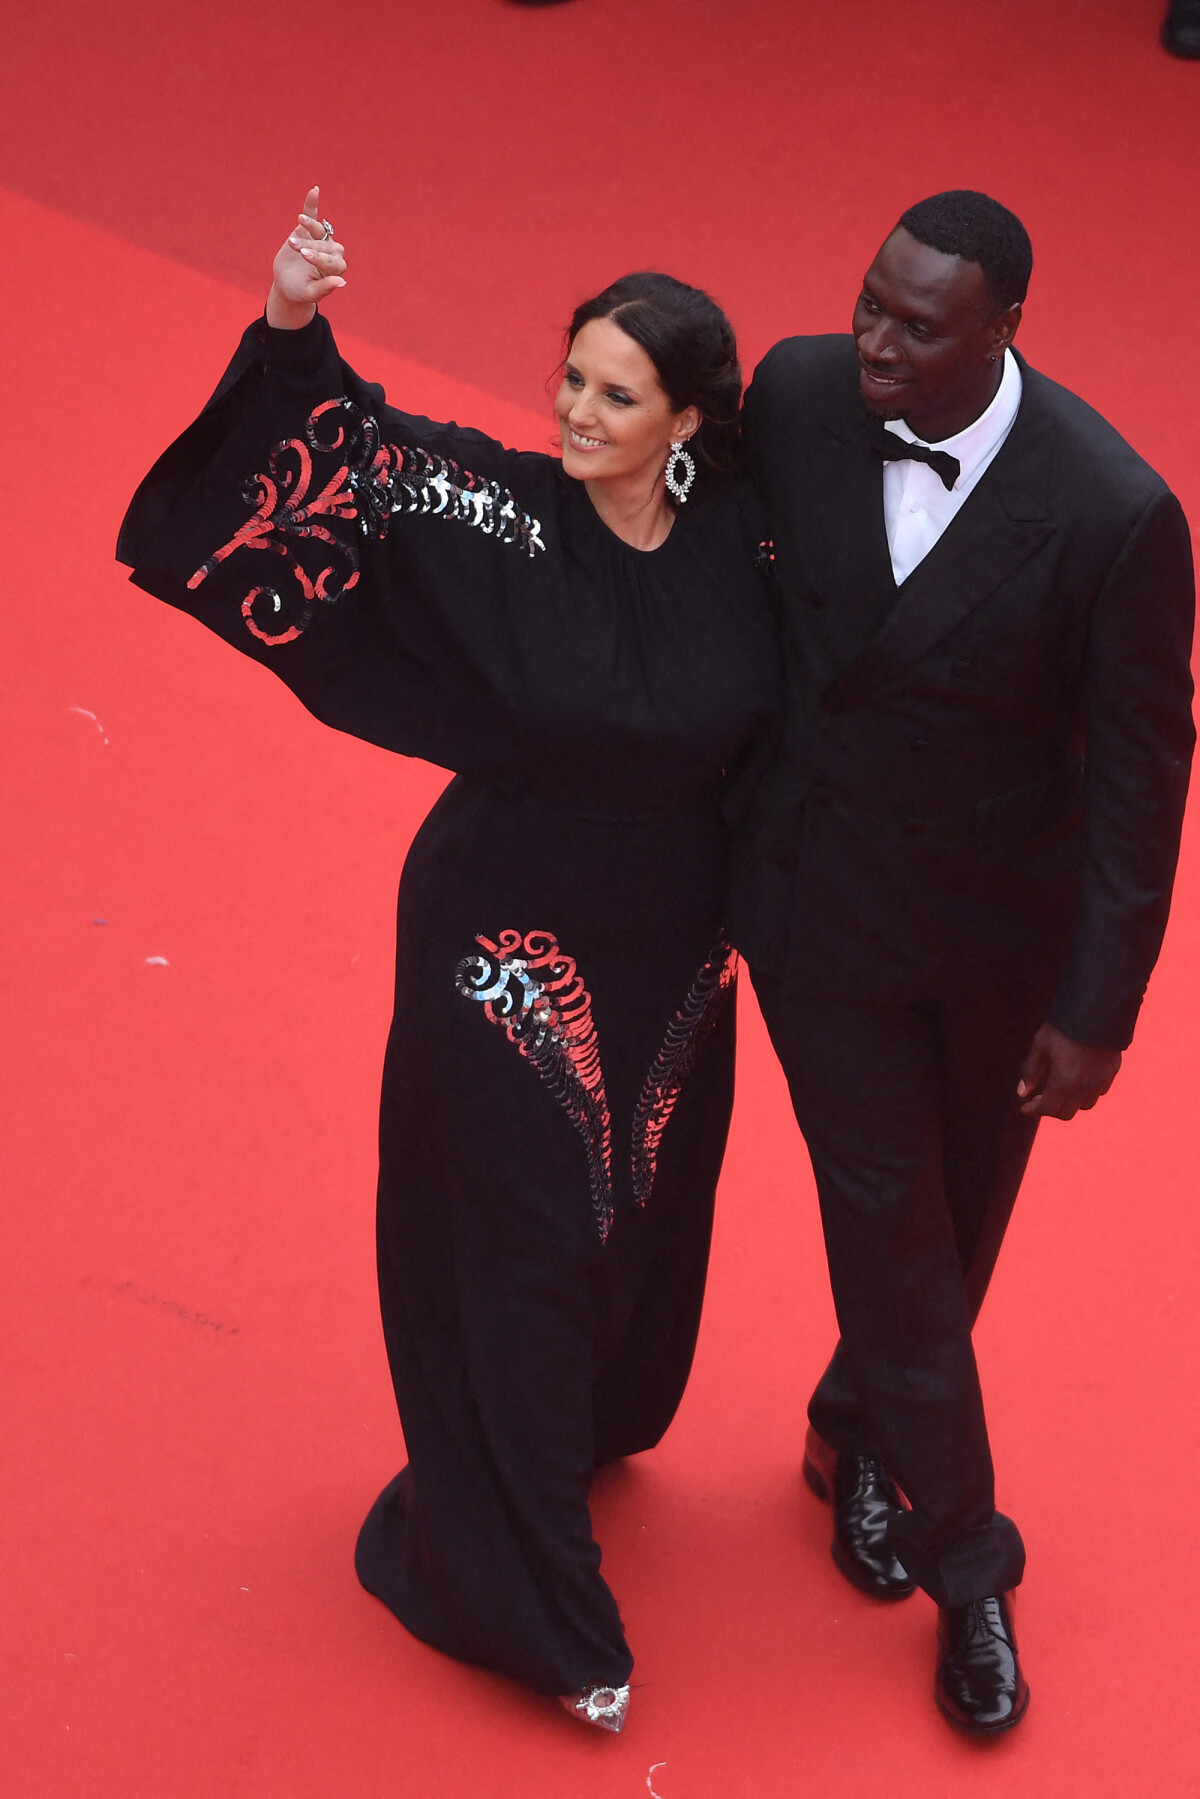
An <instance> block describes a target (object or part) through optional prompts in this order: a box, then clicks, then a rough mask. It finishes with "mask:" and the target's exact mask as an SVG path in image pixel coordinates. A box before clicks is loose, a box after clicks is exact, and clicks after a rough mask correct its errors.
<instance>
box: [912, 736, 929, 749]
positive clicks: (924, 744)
mask: <svg viewBox="0 0 1200 1799" xmlns="http://www.w3.org/2000/svg"><path fill="white" fill-rule="evenodd" d="M911 747H912V748H913V749H914V750H927V749H928V748H929V738H928V737H914V738H913V740H912V744H911Z"/></svg>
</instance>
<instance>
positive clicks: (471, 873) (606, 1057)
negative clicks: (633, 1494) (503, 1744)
mask: <svg viewBox="0 0 1200 1799" xmlns="http://www.w3.org/2000/svg"><path fill="white" fill-rule="evenodd" d="M724 848H725V846H724V840H723V835H722V832H721V828H720V825H719V823H718V821H717V819H716V816H715V813H714V812H713V809H712V807H711V806H709V805H705V806H703V807H699V808H692V809H680V810H678V811H675V812H668V813H661V814H658V815H656V816H653V817H642V818H620V817H611V818H594V817H593V818H585V817H579V816H576V815H572V814H570V813H568V812H564V811H562V810H560V809H557V808H554V807H550V806H547V805H545V804H543V803H541V802H539V801H537V800H536V799H534V798H533V797H532V796H530V795H528V794H522V793H514V792H506V791H504V790H501V789H498V788H495V787H490V786H487V785H484V784H482V783H475V782H470V781H466V780H462V779H459V780H457V781H455V782H454V783H452V785H451V786H450V787H449V788H448V789H447V792H446V793H445V794H444V795H443V797H442V799H441V800H440V801H439V803H438V805H437V806H436V807H435V809H434V811H433V812H432V813H431V815H430V817H429V819H428V820H427V821H426V823H425V825H424V826H423V827H422V830H421V832H420V833H419V835H418V838H417V840H416V842H415V843H414V845H413V849H412V851H411V853H410V856H409V859H408V862H407V864H406V867H405V872H404V878H403V880H402V883H401V890H400V904H399V918H398V956H397V981H396V1005H395V1016H394V1021H393V1025H392V1031H391V1036H390V1038H389V1042H388V1050H387V1059H386V1064H385V1070H384V1079H383V1104H382V1117H381V1127H380V1180H379V1207H378V1254H379V1287H380V1301H381V1308H382V1314H383V1326H384V1335H385V1339H386V1344H387V1352H388V1358H389V1361H390V1365H391V1371H392V1378H393V1382H394V1385H395V1391H396V1399H397V1403H398V1405H399V1410H400V1417H401V1422H402V1425H403V1430H404V1438H405V1444H406V1447H407V1451H408V1458H409V1459H408V1465H407V1467H405V1468H404V1469H403V1470H402V1471H401V1473H400V1474H399V1475H398V1476H397V1477H396V1479H395V1480H394V1481H392V1482H391V1484H390V1485H389V1486H388V1487H387V1488H385V1490H384V1492H383V1493H382V1494H381V1495H380V1497H379V1499H378V1500H377V1501H376V1503H375V1506H374V1507H373V1509H372V1511H371V1512H370V1514H369V1516H368V1518H367V1520H366V1523H365V1524H364V1526H363V1529H362V1532H361V1535H360V1537H359V1543H358V1552H357V1558H356V1560H357V1568H358V1573H359V1578H360V1579H361V1581H362V1583H363V1585H364V1586H365V1587H367V1588H368V1590H369V1591H370V1592H372V1593H374V1594H376V1595H378V1597H379V1598H380V1599H382V1600H383V1601H384V1603H385V1604H386V1605H388V1606H389V1607H390V1608H391V1610H392V1611H393V1612H395V1614H396V1616H397V1617H398V1618H399V1619H400V1620H401V1622H402V1623H404V1624H405V1625H406V1626H407V1627H408V1629H409V1630H411V1631H412V1632H413V1633H414V1634H415V1635H416V1636H418V1637H420V1638H422V1639H423V1640H424V1641H426V1642H428V1643H431V1644H433V1645H435V1646H436V1647H437V1648H439V1649H441V1650H444V1651H446V1652H447V1653H448V1654H451V1655H454V1656H457V1657H458V1658H460V1659H461V1660H463V1661H468V1662H473V1663H477V1664H479V1665H481V1666H484V1667H487V1668H491V1669H495V1670H497V1671H498V1672H501V1673H504V1674H508V1675H512V1676H514V1677H516V1678H518V1679H520V1680H522V1681H524V1682H526V1683H527V1684H528V1685H530V1686H532V1687H535V1688H537V1689H539V1690H541V1691H543V1692H547V1693H569V1692H573V1691H576V1690H577V1689H579V1688H580V1687H582V1686H584V1685H586V1684H588V1683H589V1682H592V1681H597V1682H606V1683H609V1682H611V1683H614V1684H620V1683H622V1682H624V1681H626V1680H627V1679H628V1678H629V1674H630V1671H631V1668H632V1656H631V1654H630V1651H629V1647H628V1645H627V1643H626V1640H625V1634H624V1630H623V1628H622V1624H621V1619H620V1616H619V1613H618V1610H617V1606H616V1602H615V1600H614V1598H613V1596H612V1594H611V1592H610V1591H609V1589H608V1587H607V1585H606V1584H605V1582H604V1580H603V1578H602V1576H601V1573H600V1550H599V1547H598V1545H597V1544H596V1542H595V1539H594V1537H593V1534H592V1527H591V1520H590V1517H589V1512H588V1488H589V1484H590V1481H591V1478H592V1475H593V1473H594V1471H595V1469H596V1468H597V1467H598V1466H599V1465H601V1464H602V1463H604V1462H607V1461H611V1460H613V1459H615V1458H617V1457H620V1456H626V1455H631V1454H634V1453H636V1452H638V1451H640V1450H644V1449H648V1448H650V1447H652V1445H653V1444H655V1443H656V1442H657V1441H658V1440H659V1438H660V1437H661V1436H662V1434H663V1432H664V1431H665V1430H666V1428H667V1426H668V1424H669V1423H670V1421H671V1419H672V1417H673V1416H674V1413H675V1410H676V1408H677V1406H678V1404H679V1400H680V1398H681V1396H682V1393H683V1389H684V1385H685V1383H686V1380H687V1376H688V1372H689V1369H690V1367H691V1362H692V1356H693V1352H694V1348H695V1342H696V1333H697V1329H698V1326H699V1319H700V1309H701V1303H702V1300H703V1294H704V1282H705V1276H706V1271H707V1264H708V1252H709V1240H710V1235H711V1228H712V1209H713V1196H714V1192H715V1188H716V1182H717V1176H718V1173H719V1170H720V1164H721V1157H722V1154H723V1152H724V1146H725V1137H726V1133H727V1130H728V1124H729V1114H730V1109H731V1105H732V1098H733V1056H734V1031H735V1012H734V1005H733V1003H732V1002H733V997H734V992H733V989H734V976H735V959H734V957H733V956H732V954H731V953H730V951H729V949H728V946H727V944H726V943H725V942H724V940H723V934H722V928H721V924H722V921H721V910H722V900H723V881H724Z"/></svg>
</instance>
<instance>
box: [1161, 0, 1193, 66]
mask: <svg viewBox="0 0 1200 1799" xmlns="http://www.w3.org/2000/svg"><path fill="white" fill-rule="evenodd" d="M1162 46H1163V49H1164V50H1169V51H1170V52H1171V55H1172V56H1187V57H1200V0H1171V5H1170V6H1168V8H1167V16H1166V18H1165V19H1164V20H1163V28H1162Z"/></svg>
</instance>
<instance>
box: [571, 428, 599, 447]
mask: <svg viewBox="0 0 1200 1799" xmlns="http://www.w3.org/2000/svg"><path fill="white" fill-rule="evenodd" d="M567 434H568V436H569V437H570V440H571V448H572V449H573V450H607V448H608V439H607V438H606V437H584V436H583V434H582V432H579V431H576V429H575V427H574V425H568V426H567Z"/></svg>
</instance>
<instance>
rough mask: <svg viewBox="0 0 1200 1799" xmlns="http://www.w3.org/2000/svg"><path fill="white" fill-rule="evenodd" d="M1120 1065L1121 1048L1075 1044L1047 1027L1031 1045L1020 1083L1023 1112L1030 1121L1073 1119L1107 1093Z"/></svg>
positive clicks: (1019, 1097) (1019, 1091) (1061, 1033)
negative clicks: (1098, 1047)
mask: <svg viewBox="0 0 1200 1799" xmlns="http://www.w3.org/2000/svg"><path fill="white" fill-rule="evenodd" d="M1120 1066H1121V1052H1120V1050H1119V1049H1097V1048H1096V1047H1095V1046H1094V1045H1093V1044H1091V1043H1076V1041H1075V1039H1074V1037H1068V1036H1067V1035H1066V1034H1065V1033H1064V1032H1063V1031H1059V1030H1056V1029H1055V1027H1054V1026H1053V1025H1052V1024H1044V1025H1043V1026H1042V1028H1041V1030H1040V1031H1039V1032H1038V1034H1037V1036H1036V1037H1035V1038H1034V1040H1033V1042H1032V1044H1031V1045H1030V1049H1029V1054H1028V1055H1027V1056H1026V1058H1025V1061H1024V1064H1023V1065H1022V1068H1021V1078H1020V1080H1019V1081H1018V1082H1017V1098H1018V1099H1021V1100H1023V1101H1024V1102H1025V1103H1024V1104H1023V1105H1022V1107H1021V1110H1022V1112H1025V1113H1027V1114H1028V1115H1029V1116H1030V1117H1031V1118H1074V1116H1075V1114H1076V1112H1088V1111H1090V1110H1091V1108H1092V1107H1093V1106H1094V1105H1095V1103H1096V1101H1097V1100H1098V1099H1099V1098H1101V1096H1102V1095H1103V1094H1105V1093H1107V1092H1108V1090H1109V1088H1110V1087H1111V1086H1112V1084H1113V1082H1114V1081H1115V1080H1116V1078H1117V1070H1118V1069H1119V1068H1120Z"/></svg>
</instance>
